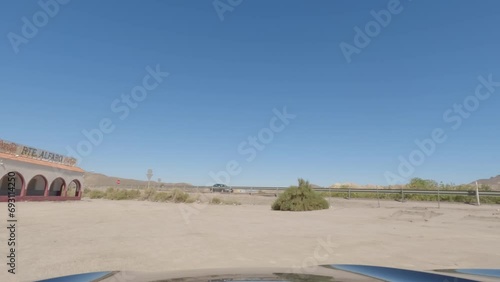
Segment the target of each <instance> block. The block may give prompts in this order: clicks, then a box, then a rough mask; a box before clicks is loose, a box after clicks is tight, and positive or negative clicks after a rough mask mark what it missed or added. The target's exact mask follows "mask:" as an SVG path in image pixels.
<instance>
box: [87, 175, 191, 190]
mask: <svg viewBox="0 0 500 282" xmlns="http://www.w3.org/2000/svg"><path fill="white" fill-rule="evenodd" d="M83 179H84V186H85V187H89V188H92V187H147V185H148V181H147V180H136V179H127V178H121V177H115V176H107V175H104V174H100V173H93V172H85V174H84V176H83ZM117 180H120V184H119V185H118V184H117V183H116V181H117ZM150 186H151V187H160V186H162V187H174V186H175V187H189V186H193V185H191V184H189V183H163V182H162V183H158V182H157V181H151V182H150Z"/></svg>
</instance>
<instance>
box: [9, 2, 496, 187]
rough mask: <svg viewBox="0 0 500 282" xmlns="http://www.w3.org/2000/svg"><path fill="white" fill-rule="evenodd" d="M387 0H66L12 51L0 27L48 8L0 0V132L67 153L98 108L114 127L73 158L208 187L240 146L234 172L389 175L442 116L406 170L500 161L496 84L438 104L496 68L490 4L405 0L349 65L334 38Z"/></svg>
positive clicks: (438, 175)
mask: <svg viewBox="0 0 500 282" xmlns="http://www.w3.org/2000/svg"><path fill="white" fill-rule="evenodd" d="M221 1H222V2H223V3H226V1H225V0H221ZM389 2H390V1H386V0H384V1H326V0H325V1H314V2H313V1H264V0H259V1H255V0H252V1H249V0H244V1H243V2H242V3H241V4H240V5H238V6H236V7H234V8H233V10H232V11H230V12H226V13H224V20H223V21H221V20H220V18H219V16H218V14H217V12H216V10H215V8H214V6H213V3H212V1H184V0H182V1H181V0H178V1H95V0H94V1H76V0H73V1H71V2H69V3H67V4H64V5H60V7H59V11H57V13H55V15H54V17H51V18H49V20H48V22H47V24H46V25H45V26H42V27H40V28H39V29H38V31H37V32H36V34H35V35H34V36H32V38H27V39H25V40H26V41H27V42H24V43H18V46H17V47H18V51H19V52H18V53H17V54H16V53H15V52H14V48H13V45H12V44H11V38H9V37H8V34H10V33H15V34H17V35H18V36H22V29H23V25H25V23H24V22H23V20H22V18H23V17H26V18H27V19H28V20H29V21H31V22H33V16H34V15H36V13H37V12H38V11H43V10H42V9H41V7H40V6H39V5H38V4H37V3H36V2H35V1H4V2H2V3H1V4H0V34H1V35H2V37H1V40H0V92H1V93H2V94H1V100H0V101H1V102H0V112H1V113H2V116H3V118H2V119H0V134H1V136H0V138H2V139H6V140H10V141H14V142H18V143H23V144H27V145H32V146H35V147H40V148H44V149H47V150H51V151H55V152H58V153H62V154H67V149H66V148H67V146H71V147H72V148H75V147H76V146H77V144H78V143H79V142H81V141H82V140H86V137H85V136H84V135H83V134H82V130H85V129H86V130H90V129H92V128H97V127H98V126H99V122H100V121H101V120H102V119H103V118H109V119H110V120H111V121H112V123H113V125H114V126H115V129H114V131H113V132H111V133H109V134H104V135H103V136H104V138H103V141H102V142H101V143H100V144H98V145H97V146H93V148H92V152H91V153H90V154H89V155H88V156H85V157H82V158H81V160H80V163H79V165H80V166H81V167H82V168H83V169H85V170H89V171H90V170H93V171H96V172H101V173H104V174H108V175H114V176H118V177H127V178H137V179H145V178H146V176H145V173H146V170H147V169H148V168H152V169H153V170H154V174H155V175H154V176H153V178H154V179H157V178H162V180H163V181H165V182H189V183H193V184H197V185H204V184H207V183H213V182H214V181H213V180H212V179H211V177H210V176H209V173H210V172H211V171H213V172H215V173H217V172H218V171H222V170H225V169H226V164H227V163H228V162H229V161H231V160H235V161H237V162H238V163H239V165H240V167H241V173H239V174H237V175H234V176H232V177H231V179H230V184H231V185H256V186H257V185H258V186H274V185H278V186H288V185H291V184H294V183H295V182H296V179H297V178H298V177H303V178H306V179H309V180H310V181H311V182H313V183H316V184H319V185H330V184H333V183H336V182H356V183H360V184H368V183H371V184H382V185H384V184H387V181H386V178H385V177H384V173H385V172H386V171H392V172H394V173H397V169H398V165H399V164H400V160H398V157H399V156H403V157H405V158H408V156H409V155H410V153H411V152H412V151H414V150H416V149H417V148H418V147H417V146H416V145H415V143H414V141H415V139H424V138H429V137H430V136H431V132H432V131H433V130H434V129H435V128H442V129H443V130H444V132H445V134H446V135H447V140H446V141H445V142H444V143H442V144H438V145H437V147H436V149H435V152H434V153H432V154H430V156H426V158H425V161H424V162H423V164H421V165H418V166H415V167H414V172H413V173H412V174H411V177H423V178H431V179H435V180H437V181H444V182H454V183H463V182H470V181H472V180H475V179H477V178H485V177H490V176H495V175H498V174H500V122H499V121H500V87H497V89H496V92H494V93H493V94H491V96H490V97H489V98H488V99H486V100H483V101H480V104H479V105H478V107H477V110H475V111H473V112H471V113H470V117H469V118H467V119H463V122H462V124H461V125H460V126H458V129H456V130H454V129H453V128H452V126H454V125H457V124H456V117H457V116H458V115H457V114H455V113H453V114H450V116H449V117H448V118H449V120H448V121H446V120H445V119H444V118H443V114H444V113H445V112H446V111H447V110H448V109H453V105H454V104H462V103H463V102H464V99H465V98H466V97H467V96H469V95H474V93H475V89H476V86H477V85H478V83H479V81H478V79H477V77H478V76H480V75H482V76H484V77H487V76H488V75H490V74H491V75H492V77H493V80H494V81H500V55H499V54H500V53H499V51H500V34H499V32H498V27H500V17H499V16H498V11H499V10H500V2H499V1H495V0H490V1H486V0H484V1H472V0H471V1H453V3H451V2H445V1H430V0H428V1H407V0H405V1H403V0H402V1H401V4H400V9H402V10H400V13H398V14H392V17H391V21H390V23H389V24H388V25H387V26H386V27H382V28H381V30H380V32H379V33H378V34H376V35H375V36H374V37H373V38H372V39H371V42H370V43H369V44H368V46H366V47H365V48H360V52H359V53H358V54H353V55H352V56H351V62H350V63H348V62H347V61H346V58H345V57H344V55H343V53H342V51H341V49H340V47H339V45H340V44H341V42H346V43H348V44H351V45H353V46H354V37H355V31H354V27H355V26H358V27H361V28H362V29H364V28H365V25H366V24H367V23H369V22H370V21H372V20H373V16H372V15H371V14H370V11H371V10H375V11H379V10H382V9H387V5H388V3H389ZM38 15H40V14H38ZM38 20H39V21H40V20H43V18H40V19H38ZM11 36H12V34H11ZM30 36H31V35H30ZM156 65H160V69H161V70H162V71H165V72H169V73H170V75H169V76H168V77H167V78H166V79H165V80H164V81H163V82H162V83H161V84H160V85H159V86H158V87H157V88H155V89H154V90H152V91H150V92H148V96H147V97H146V99H145V100H144V101H141V102H139V103H138V105H139V106H138V107H137V108H136V109H131V110H130V114H129V115H128V116H127V117H126V118H125V119H123V120H121V119H120V118H119V117H120V114H119V113H116V111H115V112H114V111H112V110H111V104H112V103H113V101H114V100H115V99H120V97H121V95H122V94H127V95H129V94H130V92H131V89H132V88H134V87H135V86H138V85H142V79H143V77H144V76H145V75H146V74H147V72H146V70H145V68H146V66H152V67H153V68H154V67H155V66H156ZM483 90H484V89H483ZM285 106H286V107H287V109H288V112H289V113H291V114H294V115H296V118H295V119H293V120H291V121H290V123H289V124H288V125H287V126H286V128H285V129H284V130H283V131H281V132H278V133H276V134H275V136H274V139H273V140H272V142H270V143H269V144H267V145H265V146H266V147H265V149H263V150H262V151H258V152H257V154H256V156H255V158H254V159H253V160H251V161H250V162H249V161H247V158H249V156H250V154H240V153H239V152H238V146H239V145H240V144H241V143H242V142H244V141H245V140H247V138H248V136H255V135H257V134H258V133H259V131H260V130H261V129H263V128H266V127H268V126H269V122H270V121H271V119H272V117H273V116H274V113H273V109H274V108H277V109H280V110H281V109H283V107H285ZM453 118H454V119H453ZM451 120H454V121H453V122H451ZM248 146H249V145H248ZM248 148H250V147H247V149H248Z"/></svg>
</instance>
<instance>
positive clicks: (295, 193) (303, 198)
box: [271, 179, 329, 211]
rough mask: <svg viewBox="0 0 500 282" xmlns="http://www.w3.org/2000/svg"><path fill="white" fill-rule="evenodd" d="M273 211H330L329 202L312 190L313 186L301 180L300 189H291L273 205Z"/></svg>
mask: <svg viewBox="0 0 500 282" xmlns="http://www.w3.org/2000/svg"><path fill="white" fill-rule="evenodd" d="M271 208H272V209H273V210H281V211H312V210H322V209H328V208H329V204H328V201H326V200H325V198H323V197H322V196H321V194H319V193H317V192H315V191H314V190H312V188H311V184H309V182H308V181H305V180H304V179H299V186H298V187H290V188H288V189H286V190H285V192H283V193H282V194H281V195H280V196H279V197H278V199H276V201H274V203H273V204H272V206H271Z"/></svg>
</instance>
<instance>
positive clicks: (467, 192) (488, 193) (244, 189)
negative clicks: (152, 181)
mask: <svg viewBox="0 0 500 282" xmlns="http://www.w3.org/2000/svg"><path fill="white" fill-rule="evenodd" d="M108 187H115V188H118V189H145V188H146V186H135V185H114V186H86V187H85V188H90V189H95V188H97V189H105V188H108ZM151 187H152V188H155V189H160V190H164V189H175V188H178V189H182V190H184V191H197V192H204V191H203V190H205V191H206V192H208V191H210V188H212V187H211V186H163V187H162V186H158V185H156V186H155V185H152V186H151ZM231 188H233V190H236V191H239V192H241V193H257V192H258V191H263V192H266V191H267V192H280V191H284V190H285V189H287V188H288V187H255V186H232V187H231ZM200 190H201V191H200ZM313 190H315V191H318V192H331V193H348V194H349V193H380V194H419V195H435V196H437V195H438V194H439V195H466V196H474V195H476V190H414V189H412V190H410V189H382V188H381V189H373V188H370V189H367V188H324V187H318V188H313ZM479 194H480V195H481V196H493V197H500V191H485V190H482V191H481V190H480V191H479Z"/></svg>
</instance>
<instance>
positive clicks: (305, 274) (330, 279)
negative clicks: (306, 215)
mask: <svg viewBox="0 0 500 282" xmlns="http://www.w3.org/2000/svg"><path fill="white" fill-rule="evenodd" d="M41 281H43V282H65V281H68V282H71V281H76V282H87V281H89V282H90V281H95V282H97V281H99V282H152V281H155V282H163V281H165V282H167V281H168V282H337V281H339V282H350V281H352V282H354V281H356V282H364V281H425V282H434V281H435V282H447V281H448V282H461V281H464V282H466V281H500V269H444V270H434V271H415V270H406V269H400V268H390V267H380V266H369V265H351V264H334V265H322V266H317V267H309V268H307V269H304V270H301V271H297V270H294V271H291V270H290V269H280V268H259V269H210V270H192V271H177V272H165V273H160V272H159V273H141V272H128V271H108V272H93V273H84V274H78V275H71V276H64V277H57V278H51V279H47V280H41Z"/></svg>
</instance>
